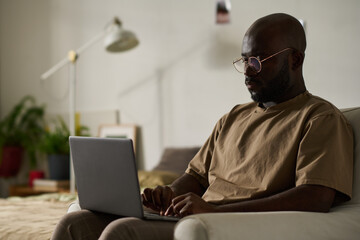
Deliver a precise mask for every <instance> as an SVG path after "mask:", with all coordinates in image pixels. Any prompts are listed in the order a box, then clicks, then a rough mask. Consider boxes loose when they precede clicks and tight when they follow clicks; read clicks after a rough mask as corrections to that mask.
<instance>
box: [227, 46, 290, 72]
mask: <svg viewBox="0 0 360 240" xmlns="http://www.w3.org/2000/svg"><path fill="white" fill-rule="evenodd" d="M287 50H294V49H293V48H289V47H288V48H284V49H283V50H280V51H278V52H276V53H274V54H272V55H270V56H268V57H266V58H264V59H263V60H260V58H259V57H253V56H252V57H248V60H247V61H245V59H244V57H242V58H238V59H235V60H234V61H233V65H234V68H235V69H236V71H238V72H239V73H245V72H246V70H245V69H244V70H243V72H241V71H239V70H238V69H237V67H236V66H235V64H236V63H237V62H239V61H240V60H243V61H244V64H245V65H244V66H246V65H248V66H249V59H256V60H257V61H258V62H259V63H260V69H259V71H256V69H254V68H252V69H254V70H255V72H256V74H258V73H259V72H261V70H262V62H265V61H266V60H269V59H270V58H272V57H275V56H276V55H278V54H280V53H283V52H285V51H287Z"/></svg>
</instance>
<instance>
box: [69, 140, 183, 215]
mask: <svg viewBox="0 0 360 240" xmlns="http://www.w3.org/2000/svg"><path fill="white" fill-rule="evenodd" d="M69 143H70V152H71V157H72V160H73V164H74V172H75V180H76V187H77V191H78V197H79V204H80V207H81V208H82V209H88V210H91V211H97V212H103V213H110V214H114V215H119V216H123V217H137V218H143V219H148V220H165V221H178V220H179V218H177V217H172V216H160V215H159V214H154V213H150V212H145V211H144V209H143V205H142V201H141V194H140V187H139V180H138V175H137V167H136V162H135V155H134V151H133V144H132V140H131V139H125V138H96V137H75V136H70V137H69Z"/></svg>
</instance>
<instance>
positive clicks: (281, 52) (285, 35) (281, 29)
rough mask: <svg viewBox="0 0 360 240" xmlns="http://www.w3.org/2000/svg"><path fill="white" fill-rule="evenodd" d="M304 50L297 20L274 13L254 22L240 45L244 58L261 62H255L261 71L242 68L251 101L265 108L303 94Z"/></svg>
mask: <svg viewBox="0 0 360 240" xmlns="http://www.w3.org/2000/svg"><path fill="white" fill-rule="evenodd" d="M305 49H306V38H305V32H304V28H303V27H302V25H301V24H300V22H299V21H298V20H297V19H296V18H294V17H292V16H290V15H287V14H283V13H277V14H271V15H268V16H265V17H263V18H260V19H258V20H257V21H256V22H254V23H253V24H252V25H251V26H250V28H249V30H248V31H247V32H246V34H245V36H244V39H243V45H242V56H243V57H244V58H245V59H247V58H250V57H255V59H263V61H260V62H259V61H258V63H257V64H258V65H260V66H259V68H260V71H257V70H254V67H249V66H250V64H247V65H245V67H246V68H245V73H244V74H245V84H246V86H247V87H248V89H249V91H250V93H251V97H252V99H253V100H254V101H256V102H260V103H262V105H263V106H265V107H266V106H270V104H269V102H272V103H280V102H284V101H286V100H289V99H291V98H293V97H295V96H297V95H298V94H300V93H302V92H304V91H305V90H306V87H305V83H304V78H303V75H302V66H303V62H304V57H305ZM265 60H266V61H265ZM252 61H253V62H254V60H252ZM255 62H256V61H255ZM252 64H254V63H252Z"/></svg>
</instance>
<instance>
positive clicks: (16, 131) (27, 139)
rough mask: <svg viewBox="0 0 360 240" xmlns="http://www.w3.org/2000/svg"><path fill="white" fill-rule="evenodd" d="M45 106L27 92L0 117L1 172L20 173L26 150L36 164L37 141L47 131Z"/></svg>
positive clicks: (4, 174) (5, 173) (9, 175)
mask: <svg viewBox="0 0 360 240" xmlns="http://www.w3.org/2000/svg"><path fill="white" fill-rule="evenodd" d="M44 109H45V107H44V106H37V105H36V101H35V98H34V97H32V96H25V97H24V98H23V99H21V101H20V102H19V103H18V104H17V105H15V106H14V108H13V109H12V110H11V111H10V112H9V114H8V115H6V116H5V117H4V119H2V120H1V121H0V157H1V159H0V161H1V163H0V176H1V177H11V176H15V175H17V173H18V171H19V169H20V166H21V160H22V155H23V152H25V153H26V154H27V156H28V158H29V160H30V166H31V167H35V166H36V151H37V144H38V142H39V139H40V137H41V136H42V134H43V132H44V112H45V110H44Z"/></svg>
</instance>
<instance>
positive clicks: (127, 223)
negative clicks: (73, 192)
mask: <svg viewBox="0 0 360 240" xmlns="http://www.w3.org/2000/svg"><path fill="white" fill-rule="evenodd" d="M174 227H175V222H165V221H147V220H142V219H138V218H132V217H124V218H121V217H119V216H116V215H111V214H105V213H98V212H91V211H88V210H81V211H77V212H72V213H68V214H66V215H65V216H64V217H63V218H62V219H61V220H60V222H59V223H58V224H57V226H56V229H55V231H54V233H53V236H52V239H54V240H57V239H87V240H90V239H145V238H146V239H172V238H173V231H174Z"/></svg>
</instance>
